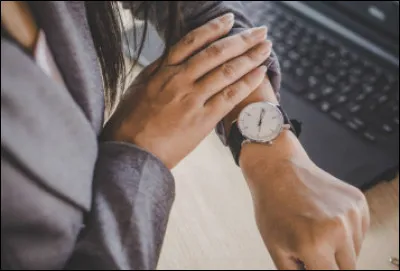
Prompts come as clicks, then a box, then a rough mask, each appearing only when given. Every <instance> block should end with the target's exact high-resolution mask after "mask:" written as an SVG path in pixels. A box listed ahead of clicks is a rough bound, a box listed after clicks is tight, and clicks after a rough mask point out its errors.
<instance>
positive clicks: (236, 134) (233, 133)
mask: <svg viewBox="0 0 400 271" xmlns="http://www.w3.org/2000/svg"><path fill="white" fill-rule="evenodd" d="M277 107H278V108H279V110H280V111H281V112H282V115H283V122H284V124H289V125H290V130H291V131H292V132H293V133H294V134H295V135H296V136H297V137H299V136H300V132H301V123H300V122H299V121H297V120H293V119H292V120H290V119H289V117H288V116H287V115H286V113H285V111H283V110H282V108H281V107H280V106H279V105H278V106H277ZM245 140H246V138H245V137H244V136H243V135H242V133H241V132H240V130H239V127H238V125H237V121H235V122H233V123H232V127H231V130H230V132H229V135H228V146H229V148H230V150H231V152H232V155H233V159H234V160H235V162H236V164H237V165H238V166H239V157H240V152H241V150H242V143H243V141H245Z"/></svg>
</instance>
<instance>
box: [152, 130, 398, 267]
mask: <svg viewBox="0 0 400 271" xmlns="http://www.w3.org/2000/svg"><path fill="white" fill-rule="evenodd" d="M173 174H174V176H175V178H176V194H177V196H176V200H175V204H174V207H173V209H172V213H171V217H170V222H169V225H168V229H167V234H166V238H165V242H164V246H163V250H162V253H161V258H160V262H159V269H274V265H273V263H272V260H271V258H270V256H269V255H268V252H267V250H266V249H265V247H264V245H263V243H262V240H261V237H260V235H259V234H258V231H257V228H256V225H255V221H254V216H253V208H252V203H251V198H250V194H249V191H248V189H247V186H246V183H245V181H244V179H243V177H242V174H241V172H240V170H239V168H237V167H236V166H235V165H234V163H233V162H232V158H231V155H230V153H229V150H228V149H226V148H224V147H223V146H222V144H221V143H220V142H219V140H218V138H217V137H216V135H215V134H214V133H213V134H211V135H210V136H209V137H207V138H206V139H205V140H204V141H203V142H202V143H201V145H200V146H199V147H198V148H197V149H196V150H195V151H193V153H191V154H190V155H189V156H188V157H187V158H186V159H185V160H184V161H182V162H181V164H180V165H179V166H178V167H176V168H175V169H174V171H173ZM367 198H368V201H369V204H370V210H371V228H370V231H369V233H368V235H367V238H366V240H365V242H364V246H363V250H362V253H361V255H360V258H359V263H358V268H359V269H378V270H384V269H386V270H392V269H394V268H393V266H391V264H389V262H388V259H389V257H390V256H398V255H399V180H398V178H397V179H396V180H394V181H392V182H389V183H387V182H386V183H381V184H379V185H378V186H376V187H374V188H372V189H371V190H369V191H368V192H367Z"/></svg>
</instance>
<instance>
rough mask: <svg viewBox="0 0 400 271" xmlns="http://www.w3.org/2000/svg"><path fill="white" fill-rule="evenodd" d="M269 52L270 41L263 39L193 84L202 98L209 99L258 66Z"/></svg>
mask: <svg viewBox="0 0 400 271" xmlns="http://www.w3.org/2000/svg"><path fill="white" fill-rule="evenodd" d="M270 53H271V42H270V41H263V42H262V43H261V44H259V45H257V46H256V47H254V48H253V49H251V50H249V51H248V52H246V53H244V54H243V55H241V56H239V57H236V58H234V59H232V60H230V61H228V62H227V63H225V64H223V65H222V66H220V67H218V68H216V69H215V70H214V71H212V72H210V73H209V74H207V75H206V76H205V77H203V78H202V79H201V80H199V81H198V82H197V83H196V84H195V88H194V91H196V89H201V90H202V91H198V95H201V96H202V97H203V99H204V100H207V99H209V98H210V97H211V96H213V95H214V94H215V93H217V92H218V91H220V90H221V89H223V88H225V87H227V86H229V85H231V84H233V83H234V82H236V81H237V80H238V79H239V78H241V77H242V76H244V75H245V74H247V73H249V72H250V71H251V70H253V69H254V68H256V67H258V66H260V65H261V64H262V63H263V62H265V60H266V59H267V58H268V56H269V55H270Z"/></svg>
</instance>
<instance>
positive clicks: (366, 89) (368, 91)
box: [362, 84, 374, 95]
mask: <svg viewBox="0 0 400 271" xmlns="http://www.w3.org/2000/svg"><path fill="white" fill-rule="evenodd" d="M362 89H363V92H364V93H365V94H367V95H368V94H371V93H372V92H374V88H373V87H372V86H371V85H366V84H364V85H363V86H362Z"/></svg>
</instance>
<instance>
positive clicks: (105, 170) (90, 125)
mask: <svg viewBox="0 0 400 271" xmlns="http://www.w3.org/2000/svg"><path fill="white" fill-rule="evenodd" d="M31 3H32V4H31V7H32V10H33V12H34V14H35V17H36V19H37V21H38V24H39V26H40V27H41V28H42V29H43V30H44V32H45V33H46V36H47V40H48V44H49V47H50V49H51V51H52V53H53V56H54V58H55V61H56V63H57V65H58V67H59V69H60V72H61V74H62V76H63V79H64V81H65V83H66V86H62V85H60V84H58V83H56V82H54V81H53V80H52V79H50V78H49V77H47V76H46V75H45V74H44V73H43V72H42V70H41V69H40V68H39V67H37V65H36V64H35V63H34V62H33V61H32V59H31V58H30V57H29V56H28V55H26V54H25V53H24V52H23V51H22V50H21V49H20V48H19V47H18V46H16V45H15V44H14V43H12V42H11V41H9V40H8V39H6V38H4V37H3V36H2V38H1V268H2V269H62V268H68V269H154V268H155V267H156V264H157V260H158V256H159V253H160V248H161V245H162V241H163V237H164V233H165V229H166V225H167V221H168V216H169V212H170V208H171V206H172V202H173V199H174V180H173V177H172V175H171V173H170V171H169V170H168V169H167V168H166V167H165V166H164V165H163V164H162V163H161V162H160V161H159V160H158V159H157V158H156V157H154V156H153V155H152V154H151V153H148V152H146V151H144V150H142V149H140V148H139V147H137V146H135V145H132V144H126V143H120V142H100V141H99V140H98V135H99V133H100V132H101V129H102V125H103V111H104V98H103V89H102V81H101V74H100V69H99V66H98V63H97V59H96V52H95V50H94V46H93V40H92V38H91V34H90V31H89V27H88V23H87V20H86V13H85V6H84V2H73V1H68V2H31ZM134 4H135V5H136V4H138V3H137V2H136V3H134ZM164 5H165V3H163V2H154V6H153V8H154V11H155V12H154V13H152V14H154V15H153V16H152V17H151V22H152V23H154V24H156V25H157V26H158V30H159V31H160V33H161V35H162V33H163V29H162V26H163V25H165V22H164V20H165V18H164V16H163V12H162V11H163V9H164V7H163V6H164ZM228 11H231V12H234V13H235V15H236V23H235V27H234V30H233V31H232V33H235V32H238V31H241V30H242V29H243V28H247V27H250V26H251V23H250V22H249V21H248V20H247V19H246V14H245V11H244V9H243V7H242V4H241V3H240V2H220V1H210V2H185V3H184V4H183V12H184V18H185V21H186V22H187V23H188V25H189V28H190V29H193V28H195V27H197V26H199V25H201V24H203V23H205V22H206V21H208V20H209V19H211V18H213V17H216V16H217V15H221V14H223V13H226V12H228ZM156 14H157V16H156ZM269 62H270V64H271V67H270V70H269V75H270V77H271V79H272V82H273V83H274V87H275V89H278V88H279V78H280V77H279V67H278V66H277V62H276V60H275V58H274V57H272V58H271V60H270V61H269Z"/></svg>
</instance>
